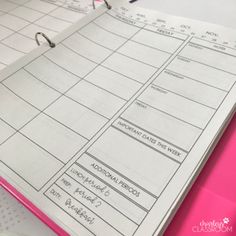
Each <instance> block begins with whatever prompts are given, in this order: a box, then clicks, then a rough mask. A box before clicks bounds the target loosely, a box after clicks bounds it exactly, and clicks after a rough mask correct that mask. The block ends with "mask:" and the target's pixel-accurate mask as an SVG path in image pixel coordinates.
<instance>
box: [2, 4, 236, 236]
mask: <svg viewBox="0 0 236 236" xmlns="http://www.w3.org/2000/svg"><path fill="white" fill-rule="evenodd" d="M110 3H111V5H112V9H110V10H109V9H107V8H106V7H105V5H104V6H102V7H100V8H98V9H97V10H96V11H94V12H92V13H91V14H89V15H88V16H86V17H84V18H83V19H81V20H80V21H79V22H77V23H76V24H74V25H73V26H71V27H70V28H69V29H67V30H65V31H64V32H63V33H62V34H60V35H58V36H57V37H55V39H54V42H55V43H56V47H55V48H50V47H49V46H48V44H47V43H44V44H43V45H42V46H41V47H39V48H37V49H35V50H34V51H33V52H32V53H30V54H29V55H27V56H25V57H23V58H22V59H21V60H19V61H18V62H16V63H14V64H13V65H11V66H9V67H7V68H6V69H4V70H3V71H2V72H1V73H0V81H1V83H0V174H1V175H2V176H3V177H4V178H6V179H7V180H8V181H9V182H10V183H11V184H13V185H14V187H16V188H17V189H18V190H19V191H21V192H22V193H23V194H24V195H25V196H26V197H27V198H29V199H30V200H31V201H32V202H33V203H34V204H35V205H36V206H37V207H39V208H40V209H42V211H44V212H45V213H46V214H47V215H48V216H49V217H51V218H52V219H53V220H55V222H56V223H58V224H59V225H60V226H62V227H63V228H64V229H65V230H67V231H68V232H69V233H70V234H71V235H79V236H88V235H102V236H110V235H112V236H116V235H119V236H120V235H125V236H131V235H135V236H143V235H147V236H148V235H150V236H151V235H161V233H162V232H163V230H164V228H165V226H166V224H167V223H168V221H169V220H170V218H171V217H172V216H173V212H174V211H175V210H176V208H177V206H178V205H179V204H180V202H181V200H182V198H183V196H184V195H185V194H186V192H187V190H188V189H189V186H190V185H191V183H192V182H193V180H194V179H195V178H196V176H197V174H198V173H199V171H200V170H201V168H202V166H203V164H204V163H205V162H206V160H207V157H208V155H209V153H210V151H211V150H212V148H213V147H214V145H215V143H216V141H217V139H218V138H219V135H220V134H221V133H222V130H223V128H224V127H225V126H226V124H227V122H228V120H229V119H230V117H231V116H232V114H233V113H234V110H235V102H236V85H235V81H236V66H235V65H236V42H235V36H236V32H235V31H233V30H232V29H226V28H223V27H220V26H216V25H212V24H207V23H204V22H197V21H193V20H188V19H184V18H179V17H174V16H170V15H166V14H162V13H159V12H153V11H149V10H145V9H142V8H135V7H133V6H130V5H127V4H125V3H124V2H122V1H119V2H118V1H110Z"/></svg>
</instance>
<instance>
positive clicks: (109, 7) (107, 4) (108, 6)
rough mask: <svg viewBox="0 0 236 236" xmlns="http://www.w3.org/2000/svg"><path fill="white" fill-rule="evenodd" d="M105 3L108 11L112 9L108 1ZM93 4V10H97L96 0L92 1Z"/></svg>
mask: <svg viewBox="0 0 236 236" xmlns="http://www.w3.org/2000/svg"><path fill="white" fill-rule="evenodd" d="M103 1H104V3H105V4H106V6H107V9H109V10H110V9H111V5H110V4H109V3H108V2H107V0H103ZM92 2H93V9H96V6H95V0H92Z"/></svg>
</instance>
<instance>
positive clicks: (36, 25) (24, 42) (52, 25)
mask: <svg viewBox="0 0 236 236" xmlns="http://www.w3.org/2000/svg"><path fill="white" fill-rule="evenodd" d="M100 3H101V1H97V2H96V6H99V5H100ZM91 10H92V1H90V0H76V1H75V0H0V51H1V54H0V70H1V69H3V68H4V67H6V66H7V65H9V64H11V63H13V62H14V61H16V60H17V59H19V58H21V57H22V56H24V55H25V54H27V53H29V52H30V51H32V50H33V49H35V48H36V47H37V44H36V42H35V39H34V36H35V33H36V32H43V33H45V34H46V35H47V36H48V37H49V38H53V37H54V36H56V35H57V34H58V33H60V32H62V31H63V30H64V29H66V28H68V27H69V26H70V25H71V24H72V23H74V22H76V21H77V20H79V19H81V18H82V17H84V16H85V15H86V14H87V13H88V12H89V11H91ZM41 40H42V38H40V41H41ZM42 41H43V40H42Z"/></svg>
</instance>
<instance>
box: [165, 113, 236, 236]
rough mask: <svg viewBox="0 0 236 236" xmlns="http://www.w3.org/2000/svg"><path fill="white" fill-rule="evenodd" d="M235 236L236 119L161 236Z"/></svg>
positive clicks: (235, 118)
mask: <svg viewBox="0 0 236 236" xmlns="http://www.w3.org/2000/svg"><path fill="white" fill-rule="evenodd" d="M173 235H174V236H197V235H198V236H207V235H211V236H215V235H217V236H223V235H225V236H228V235H229V236H233V235H236V115H235V116H234V118H233V119H232V121H231V123H230V125H229V126H228V128H227V130H226V131H225V133H224V135H223V136H222V138H221V140H220V142H219V143H218V145H217V147H216V148H215V150H214V152H213V153H212V155H211V157H210V158H209V160H208V162H207V164H206V165H205V167H204V169H203V170H202V172H201V174H200V176H199V177H198V179H197V181H196V182H195V184H194V185H193V187H192V189H191V190H190V192H189V194H188V196H187V197H186V199H185V200H184V202H183V204H182V205H181V207H180V208H179V210H178V212H177V213H176V215H175V217H174V219H173V221H172V222H171V223H170V225H169V227H168V228H167V230H166V232H165V234H164V236H173Z"/></svg>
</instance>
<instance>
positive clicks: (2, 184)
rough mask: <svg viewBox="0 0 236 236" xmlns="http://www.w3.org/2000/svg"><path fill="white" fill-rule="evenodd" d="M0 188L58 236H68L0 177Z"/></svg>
mask: <svg viewBox="0 0 236 236" xmlns="http://www.w3.org/2000/svg"><path fill="white" fill-rule="evenodd" d="M0 187H3V188H4V189H5V190H6V191H7V192H9V193H10V194H11V195H12V196H13V197H15V198H16V199H17V200H18V201H19V202H20V203H21V204H22V205H23V206H25V207H26V208H27V209H28V210H29V211H30V212H32V213H33V214H34V215H35V216H36V217H37V218H38V219H40V220H41V221H42V222H43V223H45V224H46V225H47V226H48V227H49V228H50V229H52V230H53V231H54V232H55V233H56V234H57V235H58V236H69V234H68V233H67V232H65V231H64V230H63V229H62V228H61V227H60V226H59V225H57V224H56V223H55V222H54V221H52V220H51V219H50V218H49V217H48V216H47V215H45V214H44V213H43V212H42V211H41V210H40V209H39V208H37V207H36V206H35V205H34V204H33V203H32V202H30V201H29V200H28V199H27V198H26V197H25V196H23V195H22V194H21V193H20V192H19V191H17V190H16V189H15V188H14V187H13V186H12V185H11V184H9V183H8V182H7V181H6V180H5V179H4V178H3V177H1V176H0Z"/></svg>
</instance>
